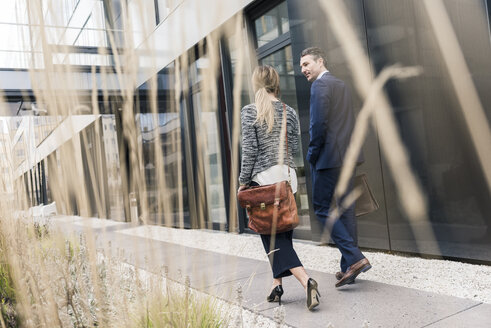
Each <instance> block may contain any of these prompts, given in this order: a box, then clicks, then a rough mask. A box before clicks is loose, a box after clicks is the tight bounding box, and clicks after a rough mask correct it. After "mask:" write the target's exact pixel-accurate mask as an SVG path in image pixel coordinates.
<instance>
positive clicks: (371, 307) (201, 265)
mask: <svg viewBox="0 0 491 328" xmlns="http://www.w3.org/2000/svg"><path fill="white" fill-rule="evenodd" d="M76 223H77V224H70V223H69V222H68V223H67V221H63V225H64V226H66V227H65V230H67V231H69V230H70V229H72V231H78V232H81V231H87V229H88V228H87V227H90V224H89V225H84V224H81V222H80V221H76ZM89 223H90V222H89ZM68 226H70V227H68ZM92 226H93V228H92V229H93V230H92V231H93V232H94V236H95V240H96V242H97V245H98V247H101V248H104V246H105V245H107V244H108V243H109V242H110V243H111V248H110V251H111V252H116V251H122V250H124V253H125V254H126V256H127V259H128V262H129V263H131V264H134V265H136V266H138V267H140V268H143V269H145V270H149V271H155V270H156V268H161V267H163V266H167V270H168V277H169V278H170V279H173V280H177V281H184V277H186V276H187V277H189V279H190V283H191V287H193V288H196V289H199V290H202V291H205V292H207V293H209V294H211V295H216V296H218V297H220V298H222V299H225V300H227V301H230V302H233V303H237V302H238V301H240V300H241V305H242V306H243V307H244V308H246V309H249V310H252V311H257V312H258V313H260V314H261V315H264V316H266V317H270V318H274V312H275V309H276V308H277V307H278V303H268V302H266V296H267V295H268V293H269V292H270V288H271V280H272V275H271V269H270V267H269V263H268V262H267V261H259V260H253V259H248V258H243V257H237V256H231V255H226V254H221V253H217V252H212V251H206V250H202V249H198V248H193V247H186V246H182V245H179V244H173V243H169V242H165V241H161V240H156V239H151V238H144V237H141V236H138V237H137V236H132V235H130V234H128V233H122V232H123V231H124V230H125V229H128V228H129V227H130V226H129V225H108V227H109V228H108V227H106V225H104V223H100V222H97V223H96V224H93V225H92ZM144 259H145V260H144ZM376 269H377V268H374V270H376ZM308 273H309V274H310V275H311V277H313V278H314V279H316V280H317V282H318V283H319V292H320V294H321V295H322V297H321V299H320V301H321V304H320V306H319V307H317V308H316V309H315V310H314V311H312V312H310V311H308V310H307V308H306V304H305V303H306V295H305V290H304V289H303V287H302V286H301V285H300V283H299V282H298V281H297V280H296V279H295V278H294V277H293V276H292V277H287V278H284V279H283V288H284V290H285V294H284V295H283V297H282V304H283V306H284V308H283V309H284V310H285V311H284V313H285V317H284V323H285V324H287V325H289V326H292V327H302V328H303V327H327V326H328V325H329V323H331V324H332V325H333V326H334V327H336V328H339V327H363V326H364V325H365V324H368V325H369V326H370V327H489V326H490V325H489V323H490V322H491V305H488V304H482V303H479V302H476V301H472V300H467V299H462V298H457V297H452V296H444V295H439V294H435V293H429V292H424V291H420V290H415V289H410V288H404V287H399V286H393V285H389V284H383V283H377V282H373V281H368V280H364V279H363V274H362V275H360V276H359V278H358V279H357V283H356V284H354V285H348V286H344V287H342V288H335V287H334V284H335V282H336V279H335V277H334V275H332V274H327V273H324V272H318V271H313V270H308ZM238 286H240V290H241V297H238Z"/></svg>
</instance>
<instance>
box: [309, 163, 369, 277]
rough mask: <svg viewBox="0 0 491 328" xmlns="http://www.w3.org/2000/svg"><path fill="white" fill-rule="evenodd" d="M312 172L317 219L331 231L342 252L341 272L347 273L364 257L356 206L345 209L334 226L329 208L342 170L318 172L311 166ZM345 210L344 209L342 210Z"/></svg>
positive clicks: (333, 169)
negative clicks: (330, 218) (351, 266)
mask: <svg viewBox="0 0 491 328" xmlns="http://www.w3.org/2000/svg"><path fill="white" fill-rule="evenodd" d="M311 172H312V189H313V190H312V191H313V205H314V211H315V214H316V215H317V219H318V220H319V221H320V222H321V223H322V225H323V227H325V226H326V223H327V229H329V230H330V231H331V238H332V240H333V241H334V242H335V243H336V246H337V247H338V249H339V251H340V252H341V255H342V256H341V271H342V272H346V271H347V270H348V267H349V266H350V265H351V264H353V263H356V262H358V261H359V260H361V259H363V258H364V256H363V254H362V253H361V251H360V250H359V248H358V247H357V244H358V243H357V239H358V238H357V232H356V222H355V210H354V205H352V206H350V207H349V208H347V209H345V210H344V211H343V213H342V215H341V216H340V217H339V219H338V220H335V222H334V224H333V222H331V221H330V220H328V217H329V208H330V204H331V201H332V197H333V195H334V189H335V187H336V183H337V181H338V178H339V175H340V173H341V168H331V169H322V170H316V169H315V167H314V166H313V165H312V166H311ZM352 183H353V179H351V182H350V184H349V188H348V190H347V191H346V193H345V194H344V195H343V196H342V197H341V198H340V199H338V200H337V202H336V203H337V206H338V208H340V207H341V204H342V201H343V199H344V197H345V195H347V194H348V193H349V192H350V191H351V189H352ZM341 210H343V209H341Z"/></svg>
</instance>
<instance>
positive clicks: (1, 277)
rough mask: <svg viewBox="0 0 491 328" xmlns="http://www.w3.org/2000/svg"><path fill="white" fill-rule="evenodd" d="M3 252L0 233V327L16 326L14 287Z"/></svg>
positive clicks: (3, 247) (2, 240) (2, 241)
mask: <svg viewBox="0 0 491 328" xmlns="http://www.w3.org/2000/svg"><path fill="white" fill-rule="evenodd" d="M5 252H6V248H5V241H4V237H3V234H2V233H0V324H1V327H17V326H18V317H17V313H16V312H15V289H14V285H13V281H12V275H11V272H10V266H9V264H8V262H7V256H6V253H5Z"/></svg>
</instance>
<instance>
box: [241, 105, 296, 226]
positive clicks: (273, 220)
mask: <svg viewBox="0 0 491 328" xmlns="http://www.w3.org/2000/svg"><path fill="white" fill-rule="evenodd" d="M283 124H284V128H285V135H286V137H285V142H286V151H287V153H286V155H287V157H286V158H288V133H287V129H286V106H285V104H283ZM288 175H290V167H288ZM237 198H238V200H239V204H240V206H241V207H243V208H245V209H246V210H247V214H248V215H249V228H250V229H251V230H254V231H255V232H257V233H260V234H262V235H270V234H273V233H279V232H285V231H290V230H293V229H294V228H295V227H296V226H298V223H299V218H298V213H297V203H296V202H295V196H294V195H293V192H292V187H291V185H290V182H289V181H286V180H285V181H281V182H278V183H274V184H270V185H263V186H252V187H248V188H246V189H242V190H240V191H239V192H238V193H237Z"/></svg>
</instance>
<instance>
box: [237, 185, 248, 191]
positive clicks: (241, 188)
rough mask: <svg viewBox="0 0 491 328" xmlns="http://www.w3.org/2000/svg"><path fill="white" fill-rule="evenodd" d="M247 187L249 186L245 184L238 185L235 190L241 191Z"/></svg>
mask: <svg viewBox="0 0 491 328" xmlns="http://www.w3.org/2000/svg"><path fill="white" fill-rule="evenodd" d="M247 187H249V186H247V185H241V186H240V187H239V190H237V192H239V191H241V190H244V189H247Z"/></svg>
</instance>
